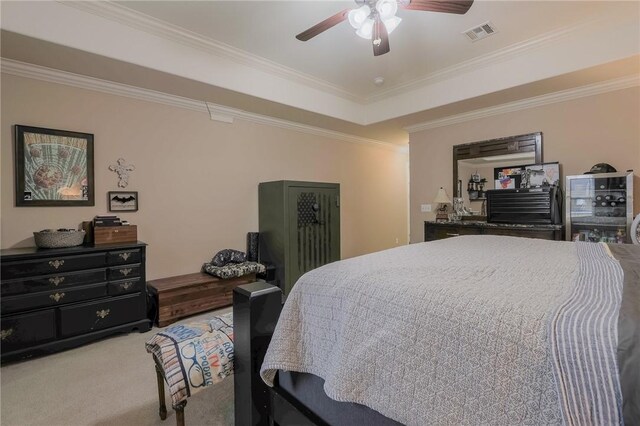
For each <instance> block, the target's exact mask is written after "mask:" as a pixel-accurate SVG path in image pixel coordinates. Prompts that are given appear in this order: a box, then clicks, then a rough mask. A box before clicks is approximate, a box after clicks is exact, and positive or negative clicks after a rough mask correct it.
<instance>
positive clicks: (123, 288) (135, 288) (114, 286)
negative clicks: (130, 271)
mask: <svg viewBox="0 0 640 426" xmlns="http://www.w3.org/2000/svg"><path fill="white" fill-rule="evenodd" d="M143 287H144V286H143V283H142V280H141V279H140V278H133V279H130V280H120V281H109V285H108V292H109V295H111V296H115V295H119V294H126V293H135V292H139V291H142V289H143Z"/></svg>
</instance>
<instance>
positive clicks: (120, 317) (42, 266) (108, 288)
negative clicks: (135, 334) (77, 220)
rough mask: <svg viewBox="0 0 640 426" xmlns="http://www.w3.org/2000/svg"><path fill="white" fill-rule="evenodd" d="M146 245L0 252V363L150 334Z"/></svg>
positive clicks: (30, 248)
mask: <svg viewBox="0 0 640 426" xmlns="http://www.w3.org/2000/svg"><path fill="white" fill-rule="evenodd" d="M145 249H146V244H144V243H142V242H137V243H123V244H110V245H102V246H79V247H70V248H61V249H38V248H35V247H29V248H19V249H6V250H2V251H1V252H0V263H1V264H0V267H1V277H0V278H1V280H0V295H1V296H2V297H1V298H0V308H1V318H0V321H1V327H0V328H1V331H0V337H1V339H2V342H1V346H0V348H1V360H2V362H6V361H11V360H16V359H22V358H28V357H31V356H34V355H42V354H47V353H51V352H56V351H59V350H63V349H68V348H72V347H75V346H79V345H82V344H84V343H88V342H90V341H93V340H97V339H100V338H102V337H105V336H108V335H111V334H115V333H126V332H130V331H132V330H134V329H137V330H139V331H140V332H144V331H148V330H149V329H150V321H149V320H148V318H147V301H146V297H147V291H146V280H145Z"/></svg>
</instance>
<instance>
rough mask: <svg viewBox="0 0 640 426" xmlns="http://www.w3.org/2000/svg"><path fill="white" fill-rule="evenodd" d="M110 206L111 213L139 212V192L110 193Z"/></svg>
mask: <svg viewBox="0 0 640 426" xmlns="http://www.w3.org/2000/svg"><path fill="white" fill-rule="evenodd" d="M108 204H109V211H110V212H137V211H138V192H137V191H109V196H108Z"/></svg>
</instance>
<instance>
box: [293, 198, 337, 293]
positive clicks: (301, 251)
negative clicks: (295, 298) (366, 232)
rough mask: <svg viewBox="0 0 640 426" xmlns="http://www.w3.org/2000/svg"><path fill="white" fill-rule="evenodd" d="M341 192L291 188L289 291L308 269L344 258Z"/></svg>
mask: <svg viewBox="0 0 640 426" xmlns="http://www.w3.org/2000/svg"><path fill="white" fill-rule="evenodd" d="M339 197H340V192H339V190H338V189H334V188H314V187H290V188H289V194H288V199H289V206H288V207H289V244H288V246H289V247H288V250H289V253H288V254H289V256H288V259H289V262H288V265H287V270H286V274H285V294H289V291H290V290H291V288H292V287H293V285H294V284H295V282H296V281H297V280H298V278H300V276H302V275H303V274H304V273H305V272H307V271H310V270H312V269H315V268H317V267H319V266H322V265H325V264H327V263H330V262H334V261H336V260H340V199H339Z"/></svg>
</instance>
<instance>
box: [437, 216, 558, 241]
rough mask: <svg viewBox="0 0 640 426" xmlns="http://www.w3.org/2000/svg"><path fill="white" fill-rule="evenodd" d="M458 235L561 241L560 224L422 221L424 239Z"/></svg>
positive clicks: (439, 238)
mask: <svg viewBox="0 0 640 426" xmlns="http://www.w3.org/2000/svg"><path fill="white" fill-rule="evenodd" d="M458 235H508V236H512V237H525V238H540V239H543V240H557V241H561V240H562V239H563V237H564V226H562V225H543V224H536V225H525V224H515V223H488V222H480V221H464V220H462V221H459V222H434V221H425V222H424V240H425V241H433V240H441V239H443V238H451V237H457V236H458Z"/></svg>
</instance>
